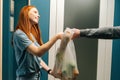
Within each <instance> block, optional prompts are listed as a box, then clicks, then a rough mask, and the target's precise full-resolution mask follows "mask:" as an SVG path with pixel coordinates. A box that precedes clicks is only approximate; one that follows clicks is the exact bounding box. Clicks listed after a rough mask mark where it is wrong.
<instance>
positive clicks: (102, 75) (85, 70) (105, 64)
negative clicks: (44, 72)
mask: <svg viewBox="0 0 120 80" xmlns="http://www.w3.org/2000/svg"><path fill="white" fill-rule="evenodd" d="M113 15H114V1H113V0H110V1H108V0H88V2H86V1H83V0H76V1H73V0H57V1H55V0H51V14H50V36H53V35H55V34H56V33H58V32H60V31H64V29H65V28H66V27H70V28H74V27H75V28H79V29H83V28H98V27H105V26H108V25H109V26H112V25H113ZM74 43H75V47H76V55H77V62H78V68H79V71H80V75H79V76H78V78H77V80H80V79H81V80H110V74H111V73H110V72H111V55H112V41H111V40H109V41H108V40H97V39H85V38H82V39H76V40H74ZM56 47H57V44H56V45H55V46H54V47H53V48H52V49H51V50H50V51H49V52H50V54H49V65H50V66H51V67H53V66H54V63H53V61H54V60H55V59H54V57H55V56H54V55H52V53H54V50H56ZM50 59H51V60H50ZM49 80H56V79H53V78H51V77H49Z"/></svg>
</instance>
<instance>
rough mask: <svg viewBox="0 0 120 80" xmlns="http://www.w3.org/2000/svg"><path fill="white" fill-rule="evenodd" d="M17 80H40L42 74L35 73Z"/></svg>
mask: <svg viewBox="0 0 120 80" xmlns="http://www.w3.org/2000/svg"><path fill="white" fill-rule="evenodd" d="M16 80H40V73H35V74H32V75H29V76H19V77H17V78H16Z"/></svg>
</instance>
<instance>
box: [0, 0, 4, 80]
mask: <svg viewBox="0 0 120 80" xmlns="http://www.w3.org/2000/svg"><path fill="white" fill-rule="evenodd" d="M2 9H3V0H0V39H1V40H0V80H2V11H3V10H2Z"/></svg>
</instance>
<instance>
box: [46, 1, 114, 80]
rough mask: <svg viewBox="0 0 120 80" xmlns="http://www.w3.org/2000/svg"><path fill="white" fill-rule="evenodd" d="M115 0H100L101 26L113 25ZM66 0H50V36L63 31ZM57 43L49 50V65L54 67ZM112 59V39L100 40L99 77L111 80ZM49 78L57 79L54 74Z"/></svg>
mask: <svg viewBox="0 0 120 80" xmlns="http://www.w3.org/2000/svg"><path fill="white" fill-rule="evenodd" d="M113 20H114V0H100V15H99V27H105V26H109V27H110V26H113ZM63 25H64V0H50V30H49V32H50V33H49V36H50V37H49V38H51V37H52V36H54V35H55V34H56V33H58V32H60V31H63ZM56 48H57V43H56V44H55V45H54V46H53V47H52V48H51V49H50V50H49V66H50V67H51V68H53V66H54V61H55V56H54V54H55V51H56ZM111 61H112V40H101V39H99V40H98V60H97V79H96V80H110V76H111ZM48 80H57V79H55V78H53V77H52V76H49V77H48Z"/></svg>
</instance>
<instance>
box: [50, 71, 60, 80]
mask: <svg viewBox="0 0 120 80" xmlns="http://www.w3.org/2000/svg"><path fill="white" fill-rule="evenodd" d="M49 74H50V75H52V76H53V77H55V78H59V79H61V76H58V75H56V74H55V73H54V71H53V70H51V71H50V73H49Z"/></svg>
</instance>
